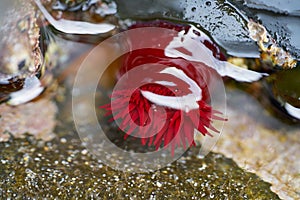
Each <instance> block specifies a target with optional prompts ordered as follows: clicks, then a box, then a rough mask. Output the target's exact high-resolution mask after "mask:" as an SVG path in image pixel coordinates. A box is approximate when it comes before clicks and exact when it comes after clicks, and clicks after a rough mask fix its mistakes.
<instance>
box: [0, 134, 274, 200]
mask: <svg viewBox="0 0 300 200" xmlns="http://www.w3.org/2000/svg"><path fill="white" fill-rule="evenodd" d="M72 137H73V136H72ZM194 150H196V149H194ZM195 152H196V151H195ZM195 152H194V151H190V152H189V153H188V154H187V155H186V156H185V157H183V158H181V159H180V160H178V161H176V162H174V163H172V164H169V165H168V166H167V167H164V168H162V169H161V170H158V171H156V172H153V173H141V174H138V173H125V172H121V171H115V170H113V169H111V168H110V167H107V166H105V165H104V164H103V163H102V162H101V161H99V160H97V159H95V158H94V157H93V156H92V155H90V154H89V152H88V151H87V150H86V149H84V148H83V147H82V146H81V145H80V140H79V139H76V138H74V137H73V139H71V138H69V137H66V138H62V139H60V140H59V141H58V140H54V141H52V142H47V143H44V142H41V141H36V140H35V139H33V138H32V137H27V138H25V139H18V140H14V141H11V142H9V143H5V144H1V154H0V162H1V165H0V196H1V197H2V198H14V199H16V198H23V199H24V198H26V199H33V198H48V199H54V198H57V199H77V198H79V199H278V196H277V195H276V194H274V193H273V192H271V191H270V184H268V183H265V182H263V181H262V180H261V179H259V178H258V177H257V176H256V175H255V174H252V173H247V172H245V171H243V170H242V169H241V168H239V167H238V166H237V165H236V164H235V163H234V162H233V161H232V160H231V159H227V158H225V157H224V156H222V155H221V154H214V153H210V154H209V155H208V156H206V157H205V158H204V159H200V158H197V157H196V156H195Z"/></svg>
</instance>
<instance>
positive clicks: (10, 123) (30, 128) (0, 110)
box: [0, 99, 57, 142]
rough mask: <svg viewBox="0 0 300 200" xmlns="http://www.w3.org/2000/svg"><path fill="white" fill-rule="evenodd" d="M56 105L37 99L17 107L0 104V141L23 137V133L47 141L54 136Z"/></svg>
mask: <svg viewBox="0 0 300 200" xmlns="http://www.w3.org/2000/svg"><path fill="white" fill-rule="evenodd" d="M56 113H57V107H56V105H55V103H53V102H51V101H50V100H45V99H41V100H37V101H35V102H30V103H27V104H23V105H20V106H17V107H12V106H9V105H7V104H1V105H0V142H3V141H8V140H9V139H10V137H13V138H23V137H25V135H24V134H25V133H27V134H30V135H33V136H34V137H36V138H38V139H42V140H45V141H49V140H51V139H53V138H54V137H55V134H54V133H53V130H54V127H55V125H56V120H55V115H56Z"/></svg>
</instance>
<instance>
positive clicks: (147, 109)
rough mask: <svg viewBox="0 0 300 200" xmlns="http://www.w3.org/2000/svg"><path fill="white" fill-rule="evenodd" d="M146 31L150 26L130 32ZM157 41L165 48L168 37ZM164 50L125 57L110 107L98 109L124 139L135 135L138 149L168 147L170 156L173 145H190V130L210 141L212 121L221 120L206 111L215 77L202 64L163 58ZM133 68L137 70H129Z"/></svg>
mask: <svg viewBox="0 0 300 200" xmlns="http://www.w3.org/2000/svg"><path fill="white" fill-rule="evenodd" d="M155 23H157V24H156V26H159V27H167V28H169V29H175V30H177V31H181V30H183V31H187V30H188V29H189V26H178V25H174V24H170V23H167V22H155ZM154 25H155V24H154ZM147 26H153V23H149V24H142V25H135V26H134V27H132V28H137V27H147ZM160 39H161V38H160ZM163 39H164V42H165V41H167V42H166V43H164V42H160V43H161V44H167V43H168V42H170V41H171V40H172V37H169V36H168V37H164V36H163ZM140 42H143V41H140ZM152 42H153V41H152ZM206 42H207V43H208V41H206ZM209 47H213V48H212V50H213V55H214V56H215V57H217V58H221V59H224V57H223V55H222V54H221V53H220V51H219V49H218V48H217V46H216V45H215V44H212V43H209ZM164 49H165V46H163V47H162V48H143V49H137V50H133V51H131V52H130V53H128V54H127V55H125V58H124V60H123V64H122V66H121V69H120V71H119V77H120V78H121V77H124V76H125V79H126V80H125V81H124V80H123V81H122V84H121V87H118V88H117V89H115V90H114V92H113V94H112V98H111V103H110V104H107V105H105V106H102V108H105V109H106V111H107V113H106V115H113V117H112V120H114V121H116V122H117V124H118V126H119V128H120V129H121V130H123V131H124V132H125V136H124V139H126V138H127V137H128V136H135V137H138V138H140V139H141V143H142V144H143V145H149V146H152V145H154V146H155V148H156V149H159V148H160V147H166V146H168V145H169V144H170V146H171V151H172V153H174V149H175V148H176V146H177V147H183V148H184V149H186V148H187V147H190V146H193V145H195V141H194V130H198V132H200V133H202V134H203V135H209V136H213V135H212V131H213V132H217V133H218V130H216V129H215V128H214V127H213V126H212V122H213V120H224V119H223V118H222V117H219V116H217V115H218V114H221V113H220V112H218V111H216V110H214V109H213V108H212V107H211V106H210V102H211V99H210V93H209V90H208V84H209V83H210V82H211V81H213V80H212V77H214V76H216V75H217V72H216V71H215V70H214V69H212V68H211V67H208V66H207V65H206V64H205V63H199V62H192V61H188V60H186V59H184V58H171V57H168V56H166V55H165V51H164ZM216 49H217V50H216ZM136 68H139V70H137V71H134V70H135V69H136ZM132 70H133V73H129V72H130V71H131V72H132ZM121 79H122V78H121ZM120 81H121V80H120ZM137 83H140V85H139V86H138V87H136V85H137Z"/></svg>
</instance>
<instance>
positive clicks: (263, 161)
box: [213, 90, 300, 199]
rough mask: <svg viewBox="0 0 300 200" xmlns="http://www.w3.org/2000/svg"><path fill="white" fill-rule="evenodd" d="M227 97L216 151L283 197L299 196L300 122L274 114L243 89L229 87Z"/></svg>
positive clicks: (292, 197) (293, 197) (296, 197)
mask: <svg viewBox="0 0 300 200" xmlns="http://www.w3.org/2000/svg"><path fill="white" fill-rule="evenodd" d="M227 97H228V109H227V115H228V123H226V124H225V127H224V130H223V132H222V136H221V137H220V140H219V141H218V143H217V145H216V146H215V148H214V149H213V151H214V152H218V153H222V154H224V155H225V156H226V157H229V158H232V159H233V160H234V161H235V162H237V164H238V165H239V166H240V167H242V168H243V169H246V170H247V171H250V172H253V173H255V174H257V175H258V176H259V177H261V178H262V179H263V180H265V181H267V182H269V183H271V184H272V187H271V189H272V191H273V192H275V193H276V194H278V195H279V197H280V198H282V199H299V198H300V195H299V192H300V191H299V188H300V177H299V174H300V161H299V158H300V151H299V149H300V139H299V138H300V132H299V124H298V125H293V126H292V125H286V124H284V123H282V122H281V121H279V120H278V119H276V118H273V117H271V116H270V115H269V113H267V112H266V111H265V112H264V111H262V110H263V108H262V107H261V106H260V105H259V104H258V102H257V101H256V100H255V99H253V98H251V97H249V96H248V95H246V94H245V93H243V92H238V91H233V90H227ZM241 102H242V105H243V106H241Z"/></svg>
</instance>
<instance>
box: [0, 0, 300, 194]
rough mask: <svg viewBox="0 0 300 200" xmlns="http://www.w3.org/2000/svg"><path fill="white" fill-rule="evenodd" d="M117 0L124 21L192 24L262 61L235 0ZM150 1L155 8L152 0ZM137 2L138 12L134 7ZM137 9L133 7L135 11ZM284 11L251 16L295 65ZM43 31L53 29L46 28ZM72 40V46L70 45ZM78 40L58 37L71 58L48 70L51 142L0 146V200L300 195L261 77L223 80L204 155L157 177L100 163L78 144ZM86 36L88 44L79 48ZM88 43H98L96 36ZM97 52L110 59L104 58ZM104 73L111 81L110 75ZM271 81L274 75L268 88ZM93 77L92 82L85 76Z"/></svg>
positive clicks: (193, 153) (292, 137) (285, 127)
mask: <svg viewBox="0 0 300 200" xmlns="http://www.w3.org/2000/svg"><path fill="white" fill-rule="evenodd" d="M9 2H11V1H8V0H7V1H1V3H0V5H1V6H0V9H2V10H6V9H8V7H7V6H11V3H9ZM116 2H117V4H118V6H119V9H120V10H119V12H120V15H121V17H122V18H133V19H137V18H139V19H141V18H149V16H150V17H151V18H168V19H172V20H183V21H186V20H190V21H192V22H199V23H200V24H201V27H202V28H203V29H205V31H206V32H207V33H209V35H210V36H212V38H213V39H214V40H215V41H216V42H217V43H218V44H219V45H220V46H221V47H222V48H223V49H224V50H226V53H227V54H228V55H233V56H242V57H250V58H256V57H258V56H259V52H258V51H257V46H256V44H255V42H253V41H251V39H250V38H249V37H248V34H247V31H246V29H245V23H244V19H243V17H244V16H243V15H242V14H241V13H240V12H237V10H238V9H237V8H239V6H241V3H243V2H242V1H233V2H237V4H236V6H237V7H232V5H231V4H226V3H224V2H225V1H221V0H220V1H199V2H198V3H199V4H197V5H196V3H194V2H191V3H190V4H187V3H181V2H180V3H178V2H179V1H178V2H177V3H176V1H174V2H172V3H171V4H170V3H167V1H154V2H155V3H156V4H155V5H154V6H151V7H150V6H149V4H150V3H149V2H150V1H139V2H137V1H129V2H128V4H125V3H124V2H123V1H116ZM151 2H152V3H151V5H153V1H151ZM201 2H202V4H200V3H201ZM226 2H227V1H226ZM247 2H248V3H249V4H248V7H249V8H248V9H249V10H247V9H245V13H247V14H249V13H250V12H251V11H253V10H251V9H253V6H252V4H251V3H250V2H253V1H250V0H249V1H247ZM276 2H277V1H276ZM137 3H139V4H140V5H141V6H137V5H136V4H137ZM266 6H268V5H266ZM136 7H138V8H139V10H138V11H139V12H137V10H136ZM183 7H184V9H183ZM194 7H195V9H194ZM255 9H257V7H255ZM276 9H277V8H276ZM282 9H284V8H282ZM287 9H288V12H290V13H291V15H293V16H286V15H283V14H282V13H279V14H278V13H277V11H276V13H275V14H274V13H273V12H274V10H273V9H268V7H265V6H261V7H260V9H258V11H257V10H255V16H256V17H258V18H259V19H260V20H261V21H262V22H263V24H264V25H265V26H266V27H267V29H268V30H269V31H271V33H272V35H274V36H275V37H274V38H275V39H278V40H279V43H280V44H283V45H284V47H286V48H287V49H289V50H291V53H293V55H295V56H296V57H297V58H298V59H299V44H298V41H299V40H298V36H297V35H298V34H296V33H298V24H297V23H296V22H297V20H299V15H298V14H297V13H298V12H297V11H298V10H297V9H291V8H287ZM270 11H271V12H272V13H271V14H270ZM284 11H285V10H284ZM253 12H254V11H253ZM1 13H2V12H1ZM199 13H201V15H200V14H199ZM273 15H276V16H277V15H278V21H277V22H276V23H275V24H274V23H273V21H274V20H273V19H272V17H271V16H273ZM220 16H224V21H223V20H220V18H217V17H220ZM290 22H295V23H294V24H293V25H290V26H292V27H290V28H289V27H286V26H281V25H282V24H284V23H290ZM220 30H224V32H222V31H220ZM232 30H235V31H232ZM49 31H50V32H52V31H53V27H52V28H51V29H49ZM224 33H225V35H224ZM61 37H63V38H64V39H63V38H61ZM281 38H284V39H285V40H281ZM72 39H73V40H75V42H74V41H70V40H72ZM77 39H78V37H75V36H71V37H70V36H66V37H64V36H63V34H61V33H60V34H58V37H57V41H58V43H59V45H60V46H61V47H63V48H64V51H65V53H67V54H70V56H69V57H68V59H66V60H65V62H64V63H63V64H62V65H61V66H60V68H59V69H57V71H56V72H55V75H56V76H57V77H58V78H59V79H60V81H61V82H60V84H59V85H60V86H59V88H57V93H56V96H55V98H54V100H53V102H54V103H55V104H56V105H57V106H58V114H57V115H56V116H55V119H56V120H57V125H56V128H55V130H54V135H56V138H55V139H54V140H51V141H48V142H44V141H41V140H37V139H36V138H35V137H34V136H29V135H28V134H25V136H24V137H25V138H23V139H16V138H13V139H11V140H10V141H8V142H6V143H1V144H0V149H1V150H0V197H2V198H9V197H11V198H29V199H30V198H36V197H39V198H40V197H45V198H49V199H51V198H55V197H56V198H74V197H75V196H76V197H78V198H108V199H115V198H126V199H130V198H138V199H163V198H187V199H193V198H194V199H198V198H215V199H226V198H228V199H232V198H234V199H279V197H280V198H286V199H288V198H295V199H297V198H300V196H299V194H300V191H299V188H300V178H299V173H300V171H299V169H300V163H299V160H300V159H299V158H300V155H299V153H300V151H299V149H300V141H299V138H300V137H299V133H300V131H299V130H300V127H299V120H297V119H296V118H295V117H292V116H290V115H288V114H287V113H286V111H285V110H284V109H282V107H281V106H280V102H279V101H278V99H277V97H275V96H274V86H273V85H272V84H273V83H274V82H272V81H273V79H271V81H269V80H268V79H267V78H266V79H264V80H262V81H260V82H257V83H253V84H246V83H236V82H234V81H232V80H228V79H225V83H226V91H227V92H226V94H227V101H228V109H227V116H228V122H227V123H226V126H225V128H224V130H223V132H222V135H221V138H220V140H219V141H218V143H217V145H216V147H215V148H214V150H213V152H212V153H210V154H208V155H207V156H206V157H205V158H200V157H199V156H198V152H199V147H194V148H191V149H190V150H189V151H188V152H186V154H185V155H184V156H182V158H180V159H178V160H177V161H175V162H173V163H171V164H169V165H168V166H166V167H164V168H162V169H160V170H158V171H156V172H151V173H141V174H139V173H132V172H123V171H116V170H114V169H112V168H110V167H109V166H107V165H105V163H104V162H103V161H102V160H100V159H99V157H96V156H95V155H93V154H91V153H90V152H89V151H88V150H86V149H85V147H84V143H82V142H83V140H82V138H81V139H80V138H79V137H78V133H77V131H76V129H75V127H74V122H73V117H72V108H71V105H72V103H71V102H72V98H71V91H70V90H71V89H72V83H73V80H74V76H75V74H76V70H77V69H78V66H79V65H80V63H81V62H82V60H83V59H84V58H85V55H86V54H87V53H88V52H89V49H90V48H91V47H92V46H91V44H82V43H78V42H76V40H77ZM86 39H89V37H85V38H84V39H83V40H81V41H86ZM91 41H93V42H94V41H95V40H94V37H93V39H92V40H91ZM237 46H238V47H239V48H238V49H237ZM103 52H106V53H107V51H103ZM103 52H102V53H103ZM80 56H81V58H79V57H80ZM253 61H254V60H253V59H249V60H247V62H249V63H251V62H253ZM70 66H71V67H70ZM298 67H299V66H298ZM298 71H299V70H298ZM109 73H113V74H114V73H115V71H114V70H112V72H109ZM283 73H284V72H283ZM294 74H296V75H295V77H292V76H288V77H292V78H293V79H294V81H290V82H291V83H292V84H293V85H292V86H294V85H295V84H297V83H298V82H297V80H298V77H299V73H293V75H294ZM276 75H277V74H275V75H274V77H275V78H274V80H275V81H276ZM91 76H93V74H92V72H91ZM112 76H114V75H112V74H109V75H108V77H104V80H103V81H104V82H105V83H107V85H106V90H100V89H99V91H97V93H96V102H97V103H99V104H100V100H102V99H103V98H105V96H106V93H109V92H107V87H108V88H109V87H111V86H112V85H113V84H114V81H112V80H111V79H112ZM272 77H273V76H272ZM278 77H280V80H282V77H284V74H283V75H282V74H281V73H278ZM105 78H106V79H105ZM89 79H90V77H86V80H87V81H86V83H87V88H88V84H89V82H88V80H89ZM299 80H300V78H299ZM280 84H281V85H282V83H280V82H278V83H277V82H275V84H274V85H280ZM285 87H286V88H292V89H291V90H292V92H290V89H286V90H285V89H283V90H284V91H285V92H284V95H281V96H284V98H286V99H288V101H289V102H291V103H293V102H295V100H294V98H288V97H295V96H296V97H297V95H299V93H298V91H295V90H294V89H293V88H294V87H288V86H285V85H284V88H285ZM280 89H282V88H280ZM286 91H288V92H286ZM77 92H78V91H77ZM79 92H80V91H79ZM81 92H82V91H81ZM84 92H88V90H86V91H84ZM105 92H106V93H105ZM286 94H287V95H286ZM44 98H45V97H44ZM46 98H49V96H48V97H47V96H46ZM98 100H99V102H98ZM53 102H51V106H53ZM297 102H298V101H297V100H296V103H297ZM295 105H296V104H295ZM97 106H98V105H97ZM97 106H96V109H97V108H98V107H97ZM32 108H36V107H34V103H33V106H32V107H29V108H27V110H26V112H25V113H26V114H28V113H30V109H32ZM39 109H42V108H40V107H39ZM81 109H83V110H82V112H85V111H86V110H84V107H81ZM98 114H99V113H98ZM100 114H101V113H100ZM0 120H1V118H0ZM25 120H26V118H25ZM85 120H86V121H88V120H89V119H88V118H86V119H85ZM105 128H106V130H108V133H109V134H110V139H111V140H113V141H114V142H115V143H116V144H117V145H118V146H120V147H122V148H124V149H131V150H136V151H138V150H140V151H141V152H143V151H144V150H145V148H144V146H142V145H140V143H137V141H136V140H135V139H132V138H130V139H128V140H126V141H124V140H123V134H120V132H119V130H117V129H116V127H115V126H114V125H113V124H105ZM20 135H22V134H20ZM100 150H101V149H100ZM150 150H153V149H151V148H150ZM103 153H106V152H103ZM109 156H110V157H109V158H108V159H111V160H112V162H116V163H118V155H112V154H111V155H109ZM119 159H120V158H119ZM153 163H154V162H153ZM131 164H132V163H131ZM278 195H279V197H278Z"/></svg>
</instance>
